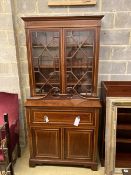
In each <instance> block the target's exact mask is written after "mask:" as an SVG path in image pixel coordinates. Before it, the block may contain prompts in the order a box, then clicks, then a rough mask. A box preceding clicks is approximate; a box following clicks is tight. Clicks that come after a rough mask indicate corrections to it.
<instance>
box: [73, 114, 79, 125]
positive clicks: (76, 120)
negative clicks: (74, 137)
mask: <svg viewBox="0 0 131 175" xmlns="http://www.w3.org/2000/svg"><path fill="white" fill-rule="evenodd" d="M79 124H80V116H77V117H76V118H75V121H74V126H78V125H79Z"/></svg>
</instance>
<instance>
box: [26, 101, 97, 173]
mask: <svg viewBox="0 0 131 175" xmlns="http://www.w3.org/2000/svg"><path fill="white" fill-rule="evenodd" d="M81 104H82V103H80V105H81ZM98 104H99V102H98ZM84 105H85V106H88V105H87V104H86V103H85V101H84V104H83V105H82V107H81V108H80V107H79V108H77V106H75V105H73V107H61V108H60V107H59V108H56V107H55V108H53V107H45V106H44V105H41V106H37V105H36V106H32V105H31V106H26V117H27V124H28V135H29V145H30V159H29V165H30V166H32V167H33V166H36V165H44V164H50V165H69V166H71V165H73V166H74V165H75V166H84V167H90V168H91V169H92V170H97V165H98V159H97V158H98V150H97V147H98V126H99V108H100V107H99V106H100V104H99V106H98V107H92V105H91V107H85V106H84ZM78 106H79V105H78ZM83 106H84V107H83Z"/></svg>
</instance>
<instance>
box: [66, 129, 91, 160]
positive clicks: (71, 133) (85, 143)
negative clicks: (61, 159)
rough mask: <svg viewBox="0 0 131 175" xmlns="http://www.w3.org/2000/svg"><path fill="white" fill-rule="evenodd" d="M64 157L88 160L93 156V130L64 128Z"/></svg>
mask: <svg viewBox="0 0 131 175" xmlns="http://www.w3.org/2000/svg"><path fill="white" fill-rule="evenodd" d="M64 145H65V159H68V160H76V161H80V160H83V161H84V160H85V161H90V160H92V158H93V149H94V146H93V145H94V130H93V129H76V128H75V129H74V128H67V129H65V140H64Z"/></svg>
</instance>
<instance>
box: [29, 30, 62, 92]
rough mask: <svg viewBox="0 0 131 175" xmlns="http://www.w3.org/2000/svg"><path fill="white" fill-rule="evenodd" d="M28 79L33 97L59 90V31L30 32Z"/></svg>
mask: <svg viewBox="0 0 131 175" xmlns="http://www.w3.org/2000/svg"><path fill="white" fill-rule="evenodd" d="M30 35H31V36H30V38H31V43H30V45H29V47H30V48H29V49H30V50H31V52H29V54H30V57H29V58H30V63H31V64H30V65H29V66H30V68H29V70H30V72H32V76H31V77H30V83H31V87H32V88H31V92H32V93H33V95H47V94H48V93H49V92H50V91H52V90H53V89H54V88H56V87H57V88H59V89H60V60H61V58H60V57H61V56H60V55H61V50H60V35H61V32H60V30H59V29H50V28H48V29H43V30H32V31H30Z"/></svg>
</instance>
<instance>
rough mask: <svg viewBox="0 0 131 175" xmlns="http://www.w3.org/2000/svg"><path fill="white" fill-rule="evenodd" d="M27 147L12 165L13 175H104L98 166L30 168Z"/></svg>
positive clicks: (102, 169) (101, 168)
mask: <svg viewBox="0 0 131 175" xmlns="http://www.w3.org/2000/svg"><path fill="white" fill-rule="evenodd" d="M28 159H29V150H28V147H27V148H26V149H24V150H23V151H22V156H21V158H18V159H17V162H16V164H15V166H14V171H15V175H33V174H34V175H104V168H103V167H101V166H99V167H98V171H92V170H91V169H88V168H83V167H81V168H78V167H64V166H36V167H35V168H30V167H29V165H28Z"/></svg>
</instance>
